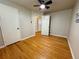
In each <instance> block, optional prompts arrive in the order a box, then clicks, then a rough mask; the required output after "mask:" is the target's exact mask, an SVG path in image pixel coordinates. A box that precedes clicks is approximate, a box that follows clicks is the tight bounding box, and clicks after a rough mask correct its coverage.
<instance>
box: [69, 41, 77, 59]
mask: <svg viewBox="0 0 79 59" xmlns="http://www.w3.org/2000/svg"><path fill="white" fill-rule="evenodd" d="M68 44H69V48H70V51H71V54H72V58H73V59H76V58H75V55H74V53H73V50H72V47H71V44H70V42H69V40H68Z"/></svg>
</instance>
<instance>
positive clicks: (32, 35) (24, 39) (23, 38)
mask: <svg viewBox="0 0 79 59" xmlns="http://www.w3.org/2000/svg"><path fill="white" fill-rule="evenodd" d="M33 36H35V35H31V36H28V37H26V38H23V39H22V40H26V39H28V38H31V37H33Z"/></svg>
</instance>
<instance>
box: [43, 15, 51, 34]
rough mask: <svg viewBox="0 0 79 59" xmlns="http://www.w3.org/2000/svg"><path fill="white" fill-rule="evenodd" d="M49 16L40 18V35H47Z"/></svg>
mask: <svg viewBox="0 0 79 59" xmlns="http://www.w3.org/2000/svg"><path fill="white" fill-rule="evenodd" d="M49 21H50V15H45V16H42V35H49Z"/></svg>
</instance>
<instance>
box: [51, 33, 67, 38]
mask: <svg viewBox="0 0 79 59" xmlns="http://www.w3.org/2000/svg"><path fill="white" fill-rule="evenodd" d="M51 35H53V36H58V37H63V38H67V36H62V35H56V34H51Z"/></svg>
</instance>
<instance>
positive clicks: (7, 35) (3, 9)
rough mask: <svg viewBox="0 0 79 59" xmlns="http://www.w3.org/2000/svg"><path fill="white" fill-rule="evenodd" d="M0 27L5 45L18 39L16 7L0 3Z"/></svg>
mask: <svg viewBox="0 0 79 59" xmlns="http://www.w3.org/2000/svg"><path fill="white" fill-rule="evenodd" d="M0 16H1V29H2V34H3V39H4V43H5V45H9V44H12V43H15V42H17V41H19V40H20V39H21V38H20V30H19V15H18V10H17V9H16V8H12V7H10V6H6V5H3V4H0Z"/></svg>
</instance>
